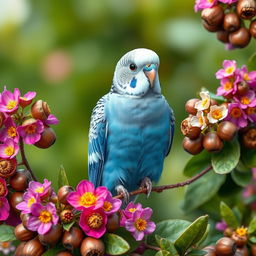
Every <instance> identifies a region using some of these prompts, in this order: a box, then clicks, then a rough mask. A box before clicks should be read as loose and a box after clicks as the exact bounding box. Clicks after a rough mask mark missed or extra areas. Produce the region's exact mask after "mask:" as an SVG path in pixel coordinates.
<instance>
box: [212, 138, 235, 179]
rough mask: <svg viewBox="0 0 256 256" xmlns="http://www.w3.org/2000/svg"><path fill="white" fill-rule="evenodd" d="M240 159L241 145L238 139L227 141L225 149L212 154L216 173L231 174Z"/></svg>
mask: <svg viewBox="0 0 256 256" xmlns="http://www.w3.org/2000/svg"><path fill="white" fill-rule="evenodd" d="M239 159H240V145H239V142H238V140H237V139H235V140H233V141H227V142H225V144H224V147H223V149H222V150H221V151H220V152H218V153H214V154H212V166H213V169H214V171H215V172H216V173H219V174H226V173H229V172H231V171H232V170H233V169H234V168H235V167H236V166H237V164H238V162H239Z"/></svg>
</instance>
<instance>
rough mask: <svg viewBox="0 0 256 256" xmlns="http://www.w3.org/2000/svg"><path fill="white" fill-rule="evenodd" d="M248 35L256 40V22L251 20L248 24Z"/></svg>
mask: <svg viewBox="0 0 256 256" xmlns="http://www.w3.org/2000/svg"><path fill="white" fill-rule="evenodd" d="M249 31H250V34H251V35H252V36H253V37H254V38H256V20H253V21H252V22H251V24H250V28H249Z"/></svg>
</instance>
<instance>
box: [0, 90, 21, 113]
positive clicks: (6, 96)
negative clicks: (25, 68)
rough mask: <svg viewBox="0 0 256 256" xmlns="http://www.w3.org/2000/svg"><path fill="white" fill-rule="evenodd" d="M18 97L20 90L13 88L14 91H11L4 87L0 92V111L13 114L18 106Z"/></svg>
mask: <svg viewBox="0 0 256 256" xmlns="http://www.w3.org/2000/svg"><path fill="white" fill-rule="evenodd" d="M19 98H20V90H19V89H18V88H15V89H14V93H12V92H10V91H8V90H6V87H5V88H4V91H3V92H2V94H1V99H0V112H3V113H7V114H13V113H14V112H15V111H16V110H17V109H18V107H19Z"/></svg>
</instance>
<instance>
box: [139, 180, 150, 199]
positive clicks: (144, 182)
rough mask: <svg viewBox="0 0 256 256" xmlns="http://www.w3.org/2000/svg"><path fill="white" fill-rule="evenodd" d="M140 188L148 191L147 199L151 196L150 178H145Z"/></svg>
mask: <svg viewBox="0 0 256 256" xmlns="http://www.w3.org/2000/svg"><path fill="white" fill-rule="evenodd" d="M140 188H146V189H147V198H148V197H149V196H150V193H151V191H152V182H151V180H150V178H148V177H145V178H144V179H143V180H142V182H141V184H140Z"/></svg>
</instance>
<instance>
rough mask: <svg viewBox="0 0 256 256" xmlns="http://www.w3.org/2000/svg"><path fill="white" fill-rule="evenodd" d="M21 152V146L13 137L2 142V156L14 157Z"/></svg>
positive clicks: (0, 146)
mask: <svg viewBox="0 0 256 256" xmlns="http://www.w3.org/2000/svg"><path fill="white" fill-rule="evenodd" d="M18 152H19V146H18V144H17V143H15V142H14V141H13V140H12V139H6V140H5V142H4V143H3V144H0V157H1V158H4V159H12V158H14V157H15V156H16V155H17V154H18Z"/></svg>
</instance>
